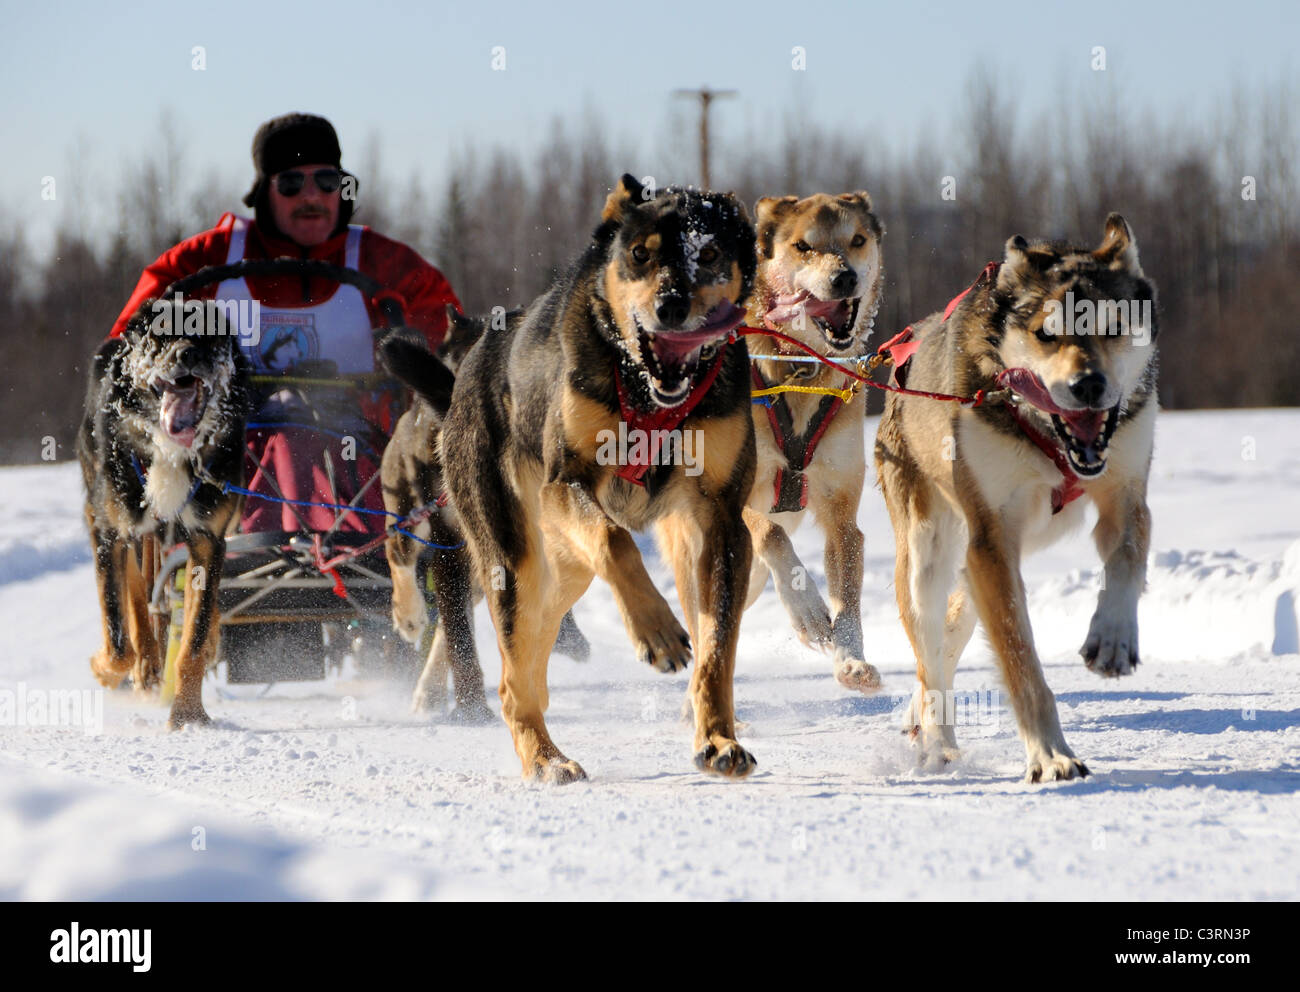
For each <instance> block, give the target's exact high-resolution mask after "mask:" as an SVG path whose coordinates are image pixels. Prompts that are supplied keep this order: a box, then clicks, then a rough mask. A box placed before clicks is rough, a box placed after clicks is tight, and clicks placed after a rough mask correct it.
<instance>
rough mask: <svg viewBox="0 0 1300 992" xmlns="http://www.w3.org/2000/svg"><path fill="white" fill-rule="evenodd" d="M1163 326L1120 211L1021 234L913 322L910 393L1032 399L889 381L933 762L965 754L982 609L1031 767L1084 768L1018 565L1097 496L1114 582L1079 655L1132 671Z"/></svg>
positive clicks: (882, 438)
mask: <svg viewBox="0 0 1300 992" xmlns="http://www.w3.org/2000/svg"><path fill="white" fill-rule="evenodd" d="M1156 330H1157V328H1156V309H1155V286H1154V285H1153V284H1152V282H1151V281H1150V280H1149V279H1147V278H1146V276H1145V275H1144V274H1143V272H1142V267H1141V265H1139V263H1138V251H1137V242H1136V241H1135V240H1134V238H1133V234H1132V232H1131V231H1130V230H1129V226H1128V224H1126V223H1125V222H1124V219H1123V218H1122V217H1121V216H1120V215H1119V214H1111V215H1110V217H1109V218H1107V220H1106V230H1105V235H1104V237H1103V239H1102V242H1101V244H1100V245H1099V246H1098V247H1097V248H1095V249H1091V250H1090V249H1087V248H1077V247H1072V246H1070V245H1067V244H1060V243H1047V242H1034V243H1032V244H1031V243H1029V242H1027V241H1025V239H1024V238H1021V237H1018V236H1017V237H1014V238H1012V239H1010V240H1009V241H1008V242H1007V243H1006V255H1005V260H1004V261H1003V262H1001V263H995V264H990V265H989V266H987V267H986V269H985V270H984V273H983V274H982V275H981V276H980V278H979V279H978V280H976V282H975V284H974V285H972V286H971V287H970V289H969V290H968V291H967V292H965V293H964V294H962V295H961V296H960V297H958V298H957V299H955V300H953V302H952V303H950V304H949V305H948V308H947V310H946V311H945V312H944V313H942V314H938V313H936V314H932V315H930V316H929V317H927V318H925V320H923V321H921V322H920V323H918V324H917V325H916V326H915V329H914V339H915V342H917V343H919V347H918V348H917V350H916V352H915V354H914V356H913V357H912V358H911V359H910V361H908V362H907V363H906V364H905V365H904V367H903V368H904V371H905V373H906V381H905V385H906V387H907V388H908V389H920V390H931V391H936V390H937V391H940V392H944V393H949V394H955V395H959V396H967V397H968V396H973V395H974V394H975V392H976V391H977V390H980V389H985V390H995V389H997V388H998V387H1003V388H1011V389H1013V390H1014V392H1015V394H1016V396H1017V399H1015V401H1014V402H1012V403H1006V404H1002V405H980V406H977V407H973V408H966V407H963V406H958V405H957V404H955V403H943V402H938V401H935V400H933V399H928V398H923V397H913V396H901V395H899V394H897V393H891V394H890V395H889V398H888V400H887V402H886V404H885V413H884V416H883V417H882V418H881V421H880V428H879V431H878V433H877V437H876V471H877V474H878V476H879V479H880V485H881V488H882V489H883V490H884V494H885V501H886V503H887V504H888V505H889V516H890V519H891V520H892V521H893V525H894V537H895V543H896V548H897V556H898V557H897V565H896V572H895V583H894V584H895V586H896V588H897V593H898V609H899V613H900V614H901V616H902V620H903V625H904V627H905V628H906V629H907V635H908V637H909V639H910V640H911V642H912V648H913V650H914V651H915V653H916V671H917V677H918V678H919V680H920V690H919V691H918V694H917V695H916V696H915V697H914V698H913V702H912V707H911V710H910V713H909V719H908V721H907V722H908V725H909V727H910V728H911V729H912V730H913V733H914V737H915V738H916V739H917V740H918V741H919V743H920V745H921V747H922V749H923V754H924V755H925V758H924V760H925V761H926V763H930V762H931V761H933V762H934V763H936V764H938V763H940V762H942V761H944V760H947V759H950V758H952V757H953V756H954V755H955V753H956V748H957V741H956V735H955V733H954V728H953V723H954V716H955V713H956V707H955V706H950V705H949V701H950V698H951V693H952V688H953V673H954V672H955V670H956V668H957V662H958V660H959V658H960V657H961V653H962V650H963V648H965V646H966V643H967V642H968V641H969V640H970V636H971V633H972V631H973V629H974V626H975V620H976V617H977V616H978V618H979V621H980V623H981V624H982V625H983V627H984V630H985V631H986V632H987V634H988V637H989V641H990V643H991V645H992V648H993V653H994V655H995V656H996V658H997V662H998V666H999V668H1000V669H1001V673H1002V678H1003V680H1004V682H1005V685H1006V689H1007V692H1008V694H1009V695H1010V697H1011V708H1012V710H1013V711H1014V713H1015V715H1016V720H1017V722H1018V724H1019V728H1020V736H1021V738H1022V739H1023V740H1024V744H1025V752H1026V759H1027V768H1026V773H1025V777H1026V779H1027V780H1028V781H1031V782H1038V781H1044V780H1050V779H1068V778H1073V777H1075V776H1076V775H1086V774H1087V772H1088V770H1087V768H1086V767H1085V766H1084V764H1083V762H1082V761H1080V760H1079V759H1078V758H1076V757H1075V755H1074V752H1073V751H1071V750H1070V748H1069V746H1068V745H1067V744H1066V743H1065V737H1064V736H1063V735H1062V733H1061V724H1060V720H1059V719H1058V717H1057V711H1056V700H1055V698H1054V697H1053V695H1052V692H1051V690H1050V689H1048V687H1047V683H1046V681H1045V680H1044V679H1043V671H1042V666H1041V664H1040V663H1039V660H1038V655H1037V653H1036V652H1035V650H1034V639H1033V633H1032V631H1031V630H1030V626H1029V612H1028V609H1027V607H1026V604H1025V586H1024V582H1023V581H1022V580H1021V576H1020V559H1021V557H1022V555H1024V554H1026V553H1028V552H1030V551H1033V550H1035V549H1036V548H1040V547H1043V546H1045V545H1047V544H1050V543H1052V542H1054V541H1056V540H1057V539H1059V538H1060V537H1062V536H1063V535H1064V534H1065V533H1067V532H1068V531H1070V530H1071V529H1073V528H1076V527H1078V526H1079V525H1080V524H1081V523H1082V522H1083V512H1084V511H1083V505H1084V503H1085V502H1086V501H1088V500H1091V501H1092V503H1093V504H1094V505H1095V506H1096V508H1097V525H1096V527H1095V529H1094V530H1093V538H1094V540H1095V542H1096V545H1097V551H1098V552H1099V553H1100V555H1101V558H1102V561H1103V562H1104V564H1105V584H1104V585H1103V586H1102V590H1101V593H1100V595H1099V597H1098V601H1097V611H1096V613H1094V614H1093V617H1092V623H1091V624H1090V625H1089V628H1088V633H1087V636H1086V637H1085V639H1084V643H1083V647H1082V649H1081V651H1080V654H1082V656H1083V659H1084V662H1085V664H1086V665H1087V666H1088V668H1090V669H1091V670H1093V671H1095V672H1097V673H1098V674H1099V675H1104V676H1117V675H1127V674H1129V673H1130V672H1132V671H1133V669H1134V668H1135V666H1136V665H1137V664H1138V629H1137V606H1138V596H1139V595H1140V594H1141V592H1142V587H1143V583H1144V581H1145V576H1146V561H1147V549H1148V546H1149V544H1150V529H1151V514H1150V512H1149V511H1148V509H1147V503H1146V492H1147V476H1148V473H1149V471H1150V466H1151V446H1152V438H1153V434H1154V427H1155V417H1156V386H1155V383H1156V345H1155V339H1156ZM895 354H897V353H895ZM954 587H955V588H954Z"/></svg>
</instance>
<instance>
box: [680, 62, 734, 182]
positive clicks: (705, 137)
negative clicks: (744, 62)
mask: <svg viewBox="0 0 1300 992" xmlns="http://www.w3.org/2000/svg"><path fill="white" fill-rule="evenodd" d="M736 93H737V91H736V90H711V89H709V88H708V87H707V86H701V87H700V88H699V89H698V90H673V94H674V95H675V96H689V97H694V98H695V99H698V100H699V101H700V188H701V189H711V188H712V187H711V184H710V182H709V104H711V103H712V102H713V101H714V100H716V99H718V98H719V97H727V96H735V95H736Z"/></svg>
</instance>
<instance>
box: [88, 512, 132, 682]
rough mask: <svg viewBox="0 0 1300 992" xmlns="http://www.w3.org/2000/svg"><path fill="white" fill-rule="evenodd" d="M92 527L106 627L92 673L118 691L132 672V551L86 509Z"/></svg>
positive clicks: (93, 662) (100, 601)
mask: <svg viewBox="0 0 1300 992" xmlns="http://www.w3.org/2000/svg"><path fill="white" fill-rule="evenodd" d="M86 519H87V521H88V522H89V524H90V544H91V549H92V550H93V552H94V555H95V586H96V588H97V589H98V591H99V609H100V617H101V618H102V620H103V625H104V645H103V647H102V648H100V650H99V651H98V652H97V653H96V654H95V655H94V656H93V657H92V658H91V659H90V670H91V672H93V673H94V675H95V678H96V679H98V680H99V682H100V684H101V685H105V686H107V687H108V688H110V689H116V688H117V687H118V686H119V685H121V684H122V680H123V679H124V678H126V675H127V673H128V672H130V671H131V667H132V663H133V661H132V658H131V656H130V652H129V651H128V635H127V627H126V617H125V615H124V613H123V603H122V598H123V593H124V592H125V585H126V583H125V574H126V559H127V556H128V554H129V549H128V548H127V546H126V542H125V541H123V540H122V538H121V536H120V535H119V534H117V533H116V532H115V531H112V530H108V529H103V528H97V527H96V526H95V520H94V516H93V514H92V511H91V510H90V508H89V507H87V508H86Z"/></svg>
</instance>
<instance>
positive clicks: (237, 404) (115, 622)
mask: <svg viewBox="0 0 1300 992" xmlns="http://www.w3.org/2000/svg"><path fill="white" fill-rule="evenodd" d="M185 306H186V305H184V304H178V303H172V302H171V301H167V302H165V303H164V302H160V303H158V304H157V305H155V304H154V302H153V301H146V302H145V303H144V304H143V305H142V306H141V308H140V310H139V311H138V312H137V314H136V315H135V317H133V318H132V320H131V321H130V323H129V324H128V325H127V328H126V330H125V332H124V333H123V335H122V336H121V337H118V338H110V339H109V340H107V341H105V342H104V344H103V345H101V346H100V348H99V350H98V352H96V354H95V357H94V360H93V361H92V363H91V369H90V385H89V389H88V390H87V394H86V411H85V415H84V417H83V418H82V423H81V429H80V431H79V432H78V434H77V455H78V457H79V459H80V461H81V472H82V477H83V479H84V481H85V486H86V524H87V526H88V527H89V529H90V543H91V548H92V550H93V551H94V555H95V579H96V582H97V585H98V589H99V603H100V609H101V613H102V616H103V622H104V645H103V647H102V648H101V650H100V651H99V652H98V653H97V654H96V655H95V656H94V657H93V658H91V661H90V667H91V671H92V672H94V674H95V677H96V678H97V679H98V680H99V681H100V682H101V683H102V684H104V685H106V686H109V687H110V688H113V687H116V686H117V685H119V684H120V683H121V682H122V680H123V679H125V678H126V677H127V676H128V675H129V676H130V677H131V682H132V684H133V685H134V686H135V688H136V689H138V690H147V689H150V688H152V687H154V686H156V685H157V683H158V680H159V677H160V675H161V671H162V654H161V651H160V650H159V645H158V643H157V641H156V639H155V638H154V636H153V631H152V629H151V626H150V619H149V593H150V590H149V589H147V588H146V586H145V581H144V576H143V574H142V572H141V552H142V546H143V542H144V539H145V538H146V537H153V538H161V537H162V536H163V535H164V534H165V533H166V532H167V531H168V530H169V529H172V528H174V529H175V530H176V532H177V533H178V535H179V536H180V537H181V538H183V539H184V541H185V543H186V545H188V547H189V555H190V573H189V574H190V576H191V579H190V581H188V582H186V584H185V607H184V609H185V612H184V620H183V627H182V634H181V643H180V653H179V655H178V656H177V663H176V664H177V684H176V698H175V700H174V701H173V703H172V708H171V713H170V716H169V718H168V726H169V727H171V728H172V729H175V728H178V727H180V726H182V725H184V724H186V723H207V722H208V715H207V713H206V712H205V711H204V709H203V697H202V691H201V690H202V683H203V674H204V672H205V671H206V669H207V667H208V662H209V661H210V660H211V659H212V658H213V657H214V656H215V654H216V650H217V639H218V636H219V625H218V614H217V588H218V586H219V584H220V582H221V569H222V565H223V562H224V558H225V547H226V538H225V534H226V528H227V526H228V525H229V524H230V521H231V519H232V518H234V517H235V515H236V514H237V513H238V510H239V506H240V497H239V496H238V495H237V494H234V493H230V492H226V491H223V486H222V483H223V482H229V483H236V484H237V483H238V482H239V481H240V480H241V479H242V478H243V475H242V472H243V458H244V421H245V419H246V418H247V416H248V411H249V405H250V402H251V400H250V395H249V391H248V385H247V376H248V366H247V362H246V360H245V358H244V356H243V353H242V352H241V351H240V349H239V346H238V342H237V340H236V338H235V337H234V332H233V329H231V328H230V327H228V326H227V325H226V324H225V322H224V320H222V319H221V317H220V315H219V314H218V313H217V312H216V311H215V310H213V309H212V308H208V310H207V311H206V316H205V318H204V320H205V321H209V322H211V323H210V324H205V325H204V326H202V327H200V328H199V333H198V334H197V335H193V334H187V333H182V331H183V330H184V329H187V328H186V322H187V320H188V319H189V317H190V315H187V314H186V312H185ZM192 329H193V328H192V326H191V327H190V328H188V330H192ZM204 331H206V332H207V333H203V332H204Z"/></svg>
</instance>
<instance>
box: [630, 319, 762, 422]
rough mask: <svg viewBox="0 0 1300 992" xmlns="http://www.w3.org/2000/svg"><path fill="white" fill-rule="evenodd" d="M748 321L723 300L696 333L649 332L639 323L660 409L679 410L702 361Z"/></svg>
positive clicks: (645, 361)
mask: <svg viewBox="0 0 1300 992" xmlns="http://www.w3.org/2000/svg"><path fill="white" fill-rule="evenodd" d="M744 318H745V311H744V310H742V309H741V308H740V307H738V306H736V305H735V304H733V303H732V302H731V301H730V300H723V301H722V302H721V303H719V304H718V305H717V306H715V307H714V308H713V309H712V310H710V311H709V313H708V315H707V316H706V317H705V319H704V323H703V324H701V325H700V326H699V327H698V328H696V329H695V330H693V331H647V330H646V329H645V328H643V327H642V326H641V324H640V322H639V321H636V329H637V343H638V345H639V346H640V353H641V363H642V364H643V365H644V366H645V369H646V372H647V373H648V376H649V380H650V392H651V394H652V396H653V399H654V401H655V402H656V403H658V404H659V405H660V406H677V405H678V404H679V403H681V402H683V401H684V400H685V399H686V397H687V395H689V393H690V391H691V385H692V383H693V382H694V381H695V374H696V372H698V371H699V368H700V360H701V358H702V357H703V356H704V354H705V353H706V352H711V351H712V350H713V347H714V346H716V345H717V344H719V343H721V342H722V341H724V340H725V339H726V337H727V335H728V334H730V333H731V332H732V330H733V329H735V328H736V327H738V326H739V325H740V323H741V321H743V320H744Z"/></svg>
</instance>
